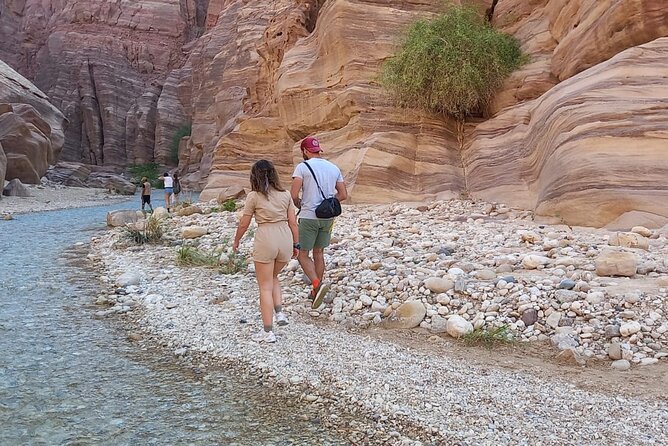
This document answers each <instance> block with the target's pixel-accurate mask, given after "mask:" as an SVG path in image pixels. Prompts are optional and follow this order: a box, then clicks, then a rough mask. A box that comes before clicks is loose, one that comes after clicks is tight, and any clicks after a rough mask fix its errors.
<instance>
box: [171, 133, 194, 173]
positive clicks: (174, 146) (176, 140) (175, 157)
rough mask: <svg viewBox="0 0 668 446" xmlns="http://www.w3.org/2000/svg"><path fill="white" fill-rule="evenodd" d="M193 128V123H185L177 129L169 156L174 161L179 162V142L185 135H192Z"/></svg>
mask: <svg viewBox="0 0 668 446" xmlns="http://www.w3.org/2000/svg"><path fill="white" fill-rule="evenodd" d="M192 129H193V128H192V125H191V124H183V125H182V126H181V127H179V128H178V129H176V132H174V136H173V137H172V145H171V146H170V148H169V156H170V157H171V159H172V161H173V162H175V163H178V162H179V144H180V143H181V139H182V138H183V137H184V136H190V134H191V133H192Z"/></svg>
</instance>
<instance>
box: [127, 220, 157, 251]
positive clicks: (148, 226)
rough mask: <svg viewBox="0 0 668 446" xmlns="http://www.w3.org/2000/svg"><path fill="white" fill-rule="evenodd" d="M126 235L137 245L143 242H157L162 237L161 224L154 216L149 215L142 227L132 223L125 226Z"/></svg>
mask: <svg viewBox="0 0 668 446" xmlns="http://www.w3.org/2000/svg"><path fill="white" fill-rule="evenodd" d="M125 232H126V235H127V237H128V238H129V239H130V240H132V241H133V242H135V243H136V244H138V245H143V244H145V243H157V242H159V241H160V240H161V239H162V225H161V224H160V220H159V219H157V218H156V217H154V216H152V215H151V216H149V217H148V218H147V219H146V220H145V221H144V224H143V228H141V227H140V226H137V224H134V225H128V226H126V227H125Z"/></svg>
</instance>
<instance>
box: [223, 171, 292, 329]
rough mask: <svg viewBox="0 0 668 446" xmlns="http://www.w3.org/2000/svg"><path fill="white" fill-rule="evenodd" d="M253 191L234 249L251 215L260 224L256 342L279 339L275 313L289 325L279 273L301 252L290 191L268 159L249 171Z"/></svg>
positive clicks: (255, 248) (255, 247)
mask: <svg viewBox="0 0 668 446" xmlns="http://www.w3.org/2000/svg"><path fill="white" fill-rule="evenodd" d="M250 183H251V189H252V192H250V193H249V194H248V197H246V206H245V207H244V211H243V216H242V217H241V221H239V227H238V228H237V232H236V234H235V235H234V244H233V245H232V249H233V250H234V251H235V252H236V251H237V250H238V249H239V241H240V240H241V237H243V235H244V234H245V233H246V230H247V229H248V226H249V225H250V222H251V219H252V218H253V217H255V222H256V223H257V224H258V229H257V232H256V233H255V242H254V244H253V261H254V263H255V276H256V278H257V283H258V285H259V287H260V313H262V324H263V325H264V327H263V330H261V331H260V332H259V333H257V334H255V335H253V340H254V341H257V342H276V336H275V335H274V331H273V315H274V311H275V312H276V323H277V324H278V325H286V324H287V323H288V319H287V318H286V317H285V314H283V311H282V305H283V300H282V295H281V284H280V282H279V280H278V273H279V272H281V270H282V269H283V267H284V266H285V265H286V264H287V263H288V261H289V260H290V258H295V257H296V256H297V254H298V252H299V243H297V241H298V240H299V229H298V227H297V219H296V217H295V207H294V204H293V202H292V198H291V197H290V192H288V191H286V190H285V189H283V188H282V187H281V183H280V181H279V179H278V173H277V172H276V169H275V168H274V166H273V164H271V162H269V161H267V160H260V161H258V162H256V163H255V164H254V165H253V167H252V169H251V174H250Z"/></svg>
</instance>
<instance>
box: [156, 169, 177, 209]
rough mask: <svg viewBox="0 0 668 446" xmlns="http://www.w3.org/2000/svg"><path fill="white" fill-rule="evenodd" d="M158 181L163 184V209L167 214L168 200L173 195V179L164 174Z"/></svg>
mask: <svg viewBox="0 0 668 446" xmlns="http://www.w3.org/2000/svg"><path fill="white" fill-rule="evenodd" d="M158 179H159V180H162V181H164V182H165V207H166V208H167V212H169V208H170V207H171V206H170V204H171V203H170V198H171V197H172V194H173V193H174V178H172V177H170V176H169V172H165V174H164V175H163V176H161V177H160V178H158Z"/></svg>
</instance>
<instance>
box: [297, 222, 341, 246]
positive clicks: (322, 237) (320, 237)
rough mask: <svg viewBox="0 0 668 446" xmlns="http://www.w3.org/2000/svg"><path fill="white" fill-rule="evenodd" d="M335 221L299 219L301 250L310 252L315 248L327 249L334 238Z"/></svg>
mask: <svg viewBox="0 0 668 446" xmlns="http://www.w3.org/2000/svg"><path fill="white" fill-rule="evenodd" d="M332 227H334V219H333V218H330V219H327V220H313V219H310V218H300V219H299V244H300V245H301V249H303V250H306V251H310V250H312V249H313V248H326V247H328V246H329V241H330V240H331V238H332Z"/></svg>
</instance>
